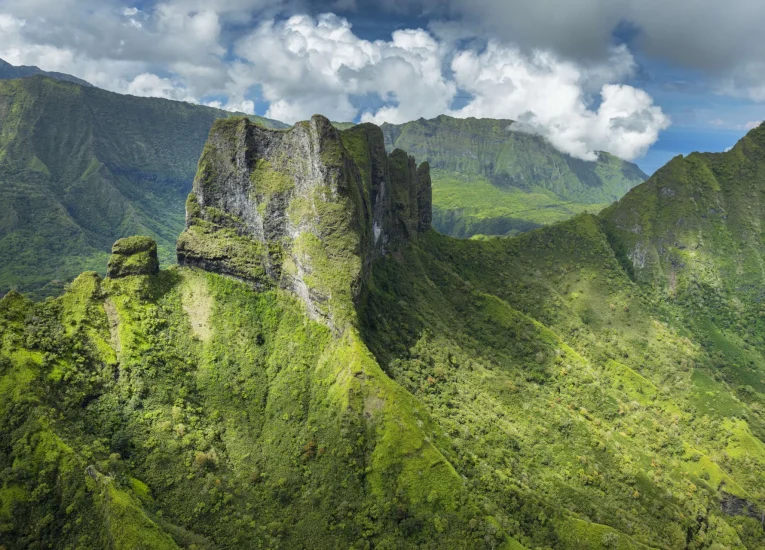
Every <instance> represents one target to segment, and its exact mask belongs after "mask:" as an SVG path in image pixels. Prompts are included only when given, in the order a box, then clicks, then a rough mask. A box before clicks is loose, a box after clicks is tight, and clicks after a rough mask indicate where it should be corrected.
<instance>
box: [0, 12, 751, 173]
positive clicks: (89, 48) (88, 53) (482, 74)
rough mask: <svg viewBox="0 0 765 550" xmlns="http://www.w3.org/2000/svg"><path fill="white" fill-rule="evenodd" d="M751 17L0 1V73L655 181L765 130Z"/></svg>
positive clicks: (734, 14)
mask: <svg viewBox="0 0 765 550" xmlns="http://www.w3.org/2000/svg"><path fill="white" fill-rule="evenodd" d="M763 20H765V4H763V3H762V2H757V1H755V0H729V1H728V2H726V3H720V2H719V1H717V0H674V1H673V2H672V3H667V2H666V1H664V0H642V1H641V2H636V1H628V0H624V1H620V2H614V1H613V0H577V2H570V1H569V0H538V1H536V2H526V1H525V0H411V1H408V0H377V1H372V0H133V1H127V0H0V58H3V59H6V60H7V61H9V62H11V63H14V64H28V65H38V66H40V67H41V68H43V69H45V70H56V71H62V72H67V73H70V74H74V75H76V76H78V77H80V78H84V79H86V80H88V81H90V82H92V83H93V84H95V85H97V86H100V87H103V88H106V89H109V90H112V91H116V92H120V93H130V94H134V95H143V96H159V97H167V98H170V99H177V100H185V101H191V102H196V103H203V104H209V105H214V106H217V107H221V108H226V109H230V110H237V111H244V112H250V113H256V114H260V115H265V116H270V117H272V118H278V119H280V120H283V121H285V122H294V121H295V120H299V119H302V118H306V117H308V116H310V115H312V114H314V113H316V112H320V113H322V114H325V115H327V116H329V117H330V118H333V119H335V120H354V121H370V122H376V123H381V122H384V121H388V122H404V121H406V120H412V119H416V118H419V117H425V118H431V117H434V116H437V115H439V114H442V113H446V114H450V115H452V116H458V117H467V116H477V117H491V118H508V119H514V120H519V121H521V122H523V123H524V124H523V128H525V129H526V130H527V131H534V132H537V133H539V134H541V135H543V136H544V137H546V138H547V139H548V140H549V141H550V142H551V143H552V144H553V145H554V146H556V147H557V148H559V149H560V150H561V151H564V152H566V153H569V154H571V155H573V156H576V157H578V158H582V159H592V158H594V152H595V151H598V150H607V151H609V152H611V153H613V154H616V155H618V156H621V157H623V158H627V159H629V160H634V161H635V162H637V163H638V164H639V165H640V166H641V168H643V169H644V170H645V171H646V172H648V173H652V172H653V171H654V170H656V169H657V168H659V167H660V166H661V165H663V164H664V163H665V162H666V161H667V160H669V159H670V158H672V157H673V156H675V155H677V154H687V153H689V152H692V151H722V150H725V149H726V148H728V147H730V146H732V145H733V144H734V143H735V142H736V141H737V140H738V139H739V138H740V137H741V136H743V135H744V134H745V133H746V131H747V129H748V128H751V127H752V126H753V125H755V124H757V123H758V122H759V121H761V120H762V119H763V118H765V114H764V113H763V111H765V108H764V107H765V33H762V32H761V29H760V23H759V22H761V21H763Z"/></svg>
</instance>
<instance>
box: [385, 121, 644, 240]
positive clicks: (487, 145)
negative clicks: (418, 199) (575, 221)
mask: <svg viewBox="0 0 765 550" xmlns="http://www.w3.org/2000/svg"><path fill="white" fill-rule="evenodd" d="M512 125H513V121H511V120H495V119H475V118H468V119H455V118H451V117H448V116H440V117H438V118H435V119H433V120H424V119H420V120H416V121H413V122H408V123H406V124H402V125H391V124H383V126H382V129H383V132H384V134H385V141H386V146H387V147H388V148H389V149H392V148H394V147H399V148H401V149H403V150H405V151H407V152H408V153H410V154H412V155H414V156H415V157H416V158H417V159H420V160H425V161H428V162H429V163H430V165H431V167H432V168H433V169H434V170H433V208H434V213H433V214H434V215H433V223H434V227H435V228H436V229H438V230H439V231H440V232H441V233H444V234H447V235H452V236H455V237H471V236H473V235H479V234H485V235H514V234H517V233H521V232H524V231H529V230H530V229H534V228H536V227H539V226H541V225H547V224H550V223H553V222H557V221H561V220H564V219H568V218H570V217H572V216H573V215H575V214H578V213H580V212H583V211H585V210H586V211H589V212H598V211H599V210H600V209H602V208H603V207H604V206H606V205H608V204H610V203H612V202H613V201H615V200H617V199H619V198H621V197H622V196H623V195H624V194H625V193H626V192H627V191H629V190H630V189H631V188H632V187H634V186H635V185H637V184H639V183H641V182H643V180H645V179H646V177H647V176H646V175H645V174H644V173H643V172H642V171H641V170H640V169H639V168H638V167H637V166H636V165H634V164H632V163H628V162H624V161H622V160H620V159H618V158H616V157H614V156H613V155H609V154H608V153H600V155H599V159H598V160H597V161H596V162H585V161H582V160H579V159H575V158H573V157H570V156H568V155H565V154H563V153H561V152H559V151H557V150H556V149H555V148H554V147H552V146H551V145H550V144H549V143H547V142H546V141H545V140H544V139H543V138H541V137H539V136H535V135H532V134H529V133H525V132H518V131H513V126H512Z"/></svg>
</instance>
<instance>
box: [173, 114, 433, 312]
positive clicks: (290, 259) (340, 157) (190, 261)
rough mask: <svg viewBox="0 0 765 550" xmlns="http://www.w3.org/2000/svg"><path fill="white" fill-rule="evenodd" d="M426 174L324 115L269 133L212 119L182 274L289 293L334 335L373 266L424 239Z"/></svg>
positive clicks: (192, 199)
mask: <svg viewBox="0 0 765 550" xmlns="http://www.w3.org/2000/svg"><path fill="white" fill-rule="evenodd" d="M430 185H431V184H430V171H429V166H428V165H427V164H422V165H420V166H419V167H418V166H417V165H416V164H415V161H414V158H413V157H410V156H409V155H407V154H406V153H405V152H403V151H401V150H396V151H393V152H392V153H391V154H390V155H388V154H387V153H386V152H385V147H384V140H383V134H382V131H381V130H380V129H379V128H378V127H377V126H374V125H372V124H360V125H358V126H354V127H352V128H350V129H348V130H343V131H340V130H337V129H336V128H335V127H333V126H332V123H331V122H330V121H329V120H328V119H327V118H325V117H323V116H319V115H316V116H314V117H313V118H312V119H311V120H310V121H304V122H298V123H297V124H295V125H294V126H293V127H292V128H289V129H287V130H272V129H268V128H263V127H261V126H259V125H257V124H253V123H251V122H250V121H249V120H247V119H246V118H238V119H237V118H234V119H227V120H219V121H216V123H215V124H214V126H213V129H212V131H211V133H210V138H209V140H208V142H207V145H206V146H205V149H204V151H203V153H202V158H201V160H200V162H199V170H198V172H197V176H196V179H195V181H194V187H193V190H192V193H191V194H190V195H189V199H188V202H187V207H186V211H187V214H186V230H185V231H184V233H183V234H182V235H181V237H180V239H179V241H178V247H177V252H178V261H179V263H180V264H181V265H188V266H195V267H201V268H204V269H206V270H208V271H213V272H218V273H223V274H226V275H230V276H234V277H236V278H239V279H243V280H246V281H249V282H251V283H254V284H255V285H256V286H259V287H266V288H267V287H271V286H280V287H282V288H288V289H290V290H292V291H294V292H295V294H297V295H298V296H299V297H300V298H301V299H302V300H303V301H304V302H305V303H306V305H307V306H308V310H309V312H310V313H311V315H312V316H313V317H314V318H319V319H323V320H325V321H327V322H328V324H330V325H331V326H333V327H340V326H342V325H344V324H346V323H347V322H349V321H352V320H353V319H354V317H355V313H354V311H353V304H354V302H355V301H356V299H357V297H358V291H359V289H360V283H361V281H362V279H363V277H364V276H365V274H366V273H367V272H368V269H369V265H370V264H371V262H372V261H373V260H374V259H375V258H377V257H380V256H383V255H385V254H387V253H388V252H389V251H390V250H392V249H393V248H395V247H396V246H397V244H398V243H403V242H408V241H411V240H413V239H416V238H417V235H418V234H419V233H422V232H426V231H428V230H429V229H430V219H431V189H430Z"/></svg>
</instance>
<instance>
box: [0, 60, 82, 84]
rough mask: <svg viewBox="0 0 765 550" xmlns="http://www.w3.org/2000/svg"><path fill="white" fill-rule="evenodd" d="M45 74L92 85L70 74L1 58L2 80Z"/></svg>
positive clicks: (0, 70)
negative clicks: (14, 62)
mask: <svg viewBox="0 0 765 550" xmlns="http://www.w3.org/2000/svg"><path fill="white" fill-rule="evenodd" d="M36 75H44V76H49V77H51V78H55V79H56V80H63V81H65V82H74V83H75V84H80V85H81V86H92V84H90V83H89V82H86V81H84V80H82V79H81V78H77V77H76V76H72V75H70V74H64V73H57V72H53V71H43V70H42V69H41V68H40V67H31V66H28V65H11V64H10V63H8V62H7V61H4V60H3V59H0V80H10V79H12V78H24V77H27V76H36Z"/></svg>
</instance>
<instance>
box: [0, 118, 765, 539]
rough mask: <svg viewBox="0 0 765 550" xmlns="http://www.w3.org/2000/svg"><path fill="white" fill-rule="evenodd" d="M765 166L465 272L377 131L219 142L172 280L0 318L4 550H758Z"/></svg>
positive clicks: (618, 209) (322, 128) (714, 163)
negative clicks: (760, 268)
mask: <svg viewBox="0 0 765 550" xmlns="http://www.w3.org/2000/svg"><path fill="white" fill-rule="evenodd" d="M764 151H765V130H762V131H758V130H755V131H753V132H751V133H750V134H749V135H748V136H747V137H746V138H744V140H742V141H741V142H740V143H739V144H738V145H737V146H736V147H735V148H734V149H733V150H732V151H731V152H730V153H725V154H722V155H691V156H689V157H687V158H685V159H676V160H674V161H673V162H672V163H670V164H669V165H668V166H667V167H665V169H663V170H661V171H659V172H658V173H657V174H656V175H655V176H654V177H653V178H651V179H650V180H649V181H648V182H646V183H644V184H642V185H640V186H638V187H637V188H635V189H634V190H632V191H631V192H629V193H628V194H627V195H626V196H625V197H624V198H623V199H621V200H620V201H619V202H618V203H617V204H615V205H614V206H612V207H611V208H609V209H608V210H606V211H605V212H603V214H602V215H600V216H594V215H590V214H583V215H579V216H576V217H575V218H573V219H571V220H568V221H565V222H562V223H558V224H554V225H551V226H549V227H544V228H541V229H538V230H535V231H531V232H529V233H525V234H523V235H521V236H519V237H515V238H490V239H486V240H480V241H479V240H459V239H454V238H450V237H448V236H443V235H439V234H438V233H436V232H435V231H433V230H431V229H430V223H431V219H430V190H431V177H430V174H429V165H428V164H427V163H422V164H420V165H417V164H416V163H415V161H414V158H413V157H411V156H409V155H407V154H406V153H404V152H403V151H401V150H396V151H393V152H391V153H388V152H386V149H385V142H384V136H383V133H382V132H381V131H380V129H378V128H377V127H375V126H372V125H359V126H354V127H352V128H350V129H347V130H344V131H339V130H337V129H336V128H333V127H332V125H331V123H330V122H329V121H328V120H327V119H325V118H323V117H314V118H313V119H312V120H311V121H307V122H303V123H299V124H297V125H295V126H294V127H293V128H291V129H288V130H269V129H264V128H262V127H261V126H258V125H256V124H253V123H251V122H248V121H247V120H245V119H229V120H219V121H217V122H215V124H214V127H213V131H212V132H211V134H210V139H209V140H208V142H207V144H206V146H205V148H204V151H203V153H202V156H201V159H200V163H199V169H198V171H197V176H196V178H195V181H194V186H193V190H192V193H191V194H190V195H189V199H188V201H187V217H186V229H185V230H184V232H183V233H182V234H181V236H180V238H179V241H178V256H179V262H180V265H179V266H173V267H171V268H170V269H167V270H162V271H159V272H158V273H157V272H156V262H157V259H156V256H155V255H154V252H153V250H154V249H153V247H152V245H151V241H150V240H147V239H142V238H135V239H127V240H122V241H119V242H117V243H116V244H115V246H114V254H115V256H114V257H113V258H112V260H111V261H110V273H111V274H112V275H113V276H112V277H110V278H106V279H102V278H101V277H100V276H98V275H97V274H95V273H84V274H82V275H81V276H80V277H78V278H77V279H76V280H75V282H74V283H73V284H72V285H71V287H70V288H69V289H68V290H67V292H66V293H65V294H64V295H63V296H61V297H59V298H56V299H49V300H46V301H45V302H37V303H36V302H32V301H31V300H29V299H27V298H24V297H23V296H22V295H20V294H18V293H16V292H11V293H9V294H8V295H7V296H5V297H4V298H3V299H2V300H0V544H2V545H5V546H6V547H8V548H17V547H21V548H24V547H38V548H41V547H57V548H119V549H122V548H126V549H127V548H131V549H132V548H189V549H191V548H196V549H199V548H258V547H272V548H307V547H311V548H507V549H513V550H522V549H523V548H528V549H532V548H534V549H537V548H544V549H571V550H574V549H577V550H578V549H582V548H593V549H604V550H607V549H614V548H617V549H633V548H634V549H644V548H656V549H678V550H679V549H688V550H698V549H716V550H720V549H723V548H731V549H739V550H743V549H747V550H755V549H761V548H763V541H764V540H765V532H764V531H763V527H762V525H761V521H760V520H761V514H762V511H763V510H765V477H764V476H765V474H763V472H765V442H764V441H765V408H764V407H765V392H763V389H762V384H763V383H765V355H763V353H762V352H761V350H762V349H765V341H763V328H765V327H763V324H764V323H765V321H764V320H763V315H762V302H761V299H759V298H758V289H760V288H762V287H763V282H765V281H763V272H761V271H758V270H757V269H756V267H757V266H758V265H759V258H761V257H762V256H761V254H762V249H761V247H762V246H763V245H762V244H761V243H762V242H763V241H762V239H761V238H760V235H761V233H760V230H759V225H758V224H757V223H755V222H757V220H759V219H761V218H760V214H759V211H758V207H757V204H759V203H758V202H757V201H755V202H753V203H751V204H747V203H748V202H749V201H752V200H753V199H754V198H755V197H756V196H757V193H758V192H759V191H758V189H759V185H761V183H762V181H765V178H763V176H765V173H763V170H765V155H764V154H763V152H764ZM663 189H670V190H671V191H672V192H669V191H662V190H663ZM673 193H674V194H673ZM691 198H692V199H693V200H691ZM675 199H680V200H675ZM748 206H752V208H751V209H750V208H748ZM710 207H711V208H714V209H715V212H711V211H710ZM719 208H723V209H724V212H725V213H724V214H720V213H719V212H718V211H717V210H718V209H719ZM694 236H695V237H696V238H698V241H693V242H692V241H691V240H690V239H691V237H694ZM698 244H701V246H696V245H698ZM718 246H722V247H723V248H722V249H718V248H717V247H718ZM702 250H703V251H704V256H703V257H700V252H699V251H702ZM644 251H645V253H644ZM692 252H696V255H693V254H692ZM750 255H751V256H753V258H752V259H751V260H750V263H749V264H745V265H739V264H740V262H739V260H741V258H748V257H749V256H750ZM736 262H739V264H737V263H736ZM113 270H114V271H113Z"/></svg>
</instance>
